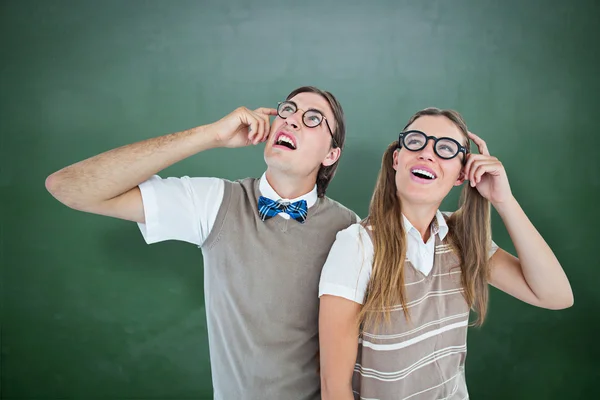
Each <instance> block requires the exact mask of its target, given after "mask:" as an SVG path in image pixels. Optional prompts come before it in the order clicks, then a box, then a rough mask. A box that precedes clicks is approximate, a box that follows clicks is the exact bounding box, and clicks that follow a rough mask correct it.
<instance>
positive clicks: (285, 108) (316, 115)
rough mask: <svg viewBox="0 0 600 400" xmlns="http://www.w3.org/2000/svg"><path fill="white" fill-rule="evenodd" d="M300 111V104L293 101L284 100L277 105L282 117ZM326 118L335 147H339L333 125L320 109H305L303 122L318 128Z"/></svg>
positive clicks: (310, 126)
mask: <svg viewBox="0 0 600 400" xmlns="http://www.w3.org/2000/svg"><path fill="white" fill-rule="evenodd" d="M297 111H298V106H297V105H296V103H294V102H293V101H283V102H280V103H278V105H277V115H279V116H280V117H281V118H283V119H286V118H287V117H289V116H290V115H294V114H296V112H297ZM323 120H325V124H326V125H327V129H328V130H329V134H330V135H331V139H332V141H333V147H334V148H336V147H338V145H337V142H336V140H335V138H334V137H333V132H332V131H331V127H330V126H329V122H327V118H325V116H324V115H323V114H322V113H321V112H320V111H318V110H313V109H309V110H306V111H304V113H303V114H302V123H303V124H304V125H306V126H307V127H309V128H316V127H317V126H319V125H320V124H321V122H323Z"/></svg>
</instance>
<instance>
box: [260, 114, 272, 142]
mask: <svg viewBox="0 0 600 400" xmlns="http://www.w3.org/2000/svg"><path fill="white" fill-rule="evenodd" d="M263 119H264V120H265V133H264V135H263V136H262V138H261V142H265V141H267V139H268V138H269V135H270V134H271V120H270V119H269V116H268V115H263Z"/></svg>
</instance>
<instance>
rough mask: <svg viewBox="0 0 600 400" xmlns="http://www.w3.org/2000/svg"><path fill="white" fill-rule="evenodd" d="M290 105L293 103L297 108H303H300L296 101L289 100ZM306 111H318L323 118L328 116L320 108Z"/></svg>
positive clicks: (311, 108)
mask: <svg viewBox="0 0 600 400" xmlns="http://www.w3.org/2000/svg"><path fill="white" fill-rule="evenodd" d="M288 103H292V104H293V105H295V106H296V108H302V107H300V106H298V103H296V102H295V101H291V100H288ZM304 111H318V112H320V113H321V114H322V115H323V116H326V115H325V112H323V111H321V110H319V109H318V108H314V107H309V108H307V109H305V110H304Z"/></svg>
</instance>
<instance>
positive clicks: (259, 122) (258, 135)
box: [252, 115, 265, 144]
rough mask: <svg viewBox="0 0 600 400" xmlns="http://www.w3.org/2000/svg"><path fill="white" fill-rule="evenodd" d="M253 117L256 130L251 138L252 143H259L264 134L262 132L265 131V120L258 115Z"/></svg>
mask: <svg viewBox="0 0 600 400" xmlns="http://www.w3.org/2000/svg"><path fill="white" fill-rule="evenodd" d="M253 117H254V118H256V124H257V126H258V131H257V132H256V134H255V135H254V137H253V138H252V144H258V143H260V140H261V139H262V136H263V135H264V132H265V121H264V120H263V119H262V118H261V117H260V116H259V115H253Z"/></svg>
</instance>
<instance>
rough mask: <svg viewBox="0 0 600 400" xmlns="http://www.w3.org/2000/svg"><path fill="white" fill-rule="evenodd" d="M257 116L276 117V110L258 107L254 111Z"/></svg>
mask: <svg viewBox="0 0 600 400" xmlns="http://www.w3.org/2000/svg"><path fill="white" fill-rule="evenodd" d="M254 112H256V113H257V114H264V115H277V110H276V109H274V108H267V107H260V108H257V109H256V110H254Z"/></svg>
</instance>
